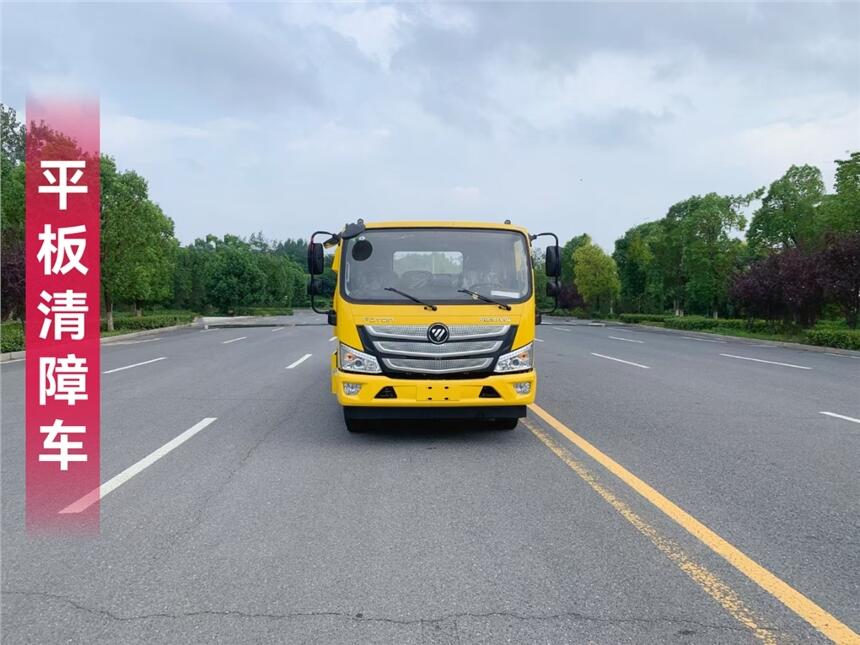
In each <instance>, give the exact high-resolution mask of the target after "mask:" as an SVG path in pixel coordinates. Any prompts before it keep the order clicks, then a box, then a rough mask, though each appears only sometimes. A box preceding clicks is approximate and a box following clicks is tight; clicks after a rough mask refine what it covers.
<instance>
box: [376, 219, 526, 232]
mask: <svg viewBox="0 0 860 645" xmlns="http://www.w3.org/2000/svg"><path fill="white" fill-rule="evenodd" d="M365 226H367V228H369V229H372V228H486V229H496V230H503V231H517V232H519V233H523V234H524V235H528V234H529V232H528V230H526V229H525V228H524V227H522V226H516V225H514V224H505V223H503V222H471V221H458V220H390V221H386V222H365Z"/></svg>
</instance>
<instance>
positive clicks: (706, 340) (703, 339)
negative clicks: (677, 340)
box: [681, 336, 726, 343]
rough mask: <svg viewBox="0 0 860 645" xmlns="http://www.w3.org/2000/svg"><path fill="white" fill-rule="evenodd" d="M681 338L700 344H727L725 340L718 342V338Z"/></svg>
mask: <svg viewBox="0 0 860 645" xmlns="http://www.w3.org/2000/svg"><path fill="white" fill-rule="evenodd" d="M681 338H686V339H687V340H697V341H699V342H700V343H725V342H726V341H724V340H718V339H716V338H696V337H695V336H681Z"/></svg>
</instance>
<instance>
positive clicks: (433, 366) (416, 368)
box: [382, 356, 493, 374]
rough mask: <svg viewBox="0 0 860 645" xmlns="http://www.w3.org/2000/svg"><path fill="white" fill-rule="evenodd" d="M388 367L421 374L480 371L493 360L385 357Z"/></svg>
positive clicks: (490, 358) (383, 360)
mask: <svg viewBox="0 0 860 645" xmlns="http://www.w3.org/2000/svg"><path fill="white" fill-rule="evenodd" d="M382 362H383V363H384V364H385V366H386V367H388V368H390V369H392V370H396V371H400V372H416V373H421V374H448V373H452V372H480V371H481V370H485V369H487V368H488V367H490V365H491V364H492V362H493V357H492V356H491V357H489V358H435V359H432V358H383V359H382Z"/></svg>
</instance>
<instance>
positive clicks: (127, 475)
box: [60, 417, 215, 513]
mask: <svg viewBox="0 0 860 645" xmlns="http://www.w3.org/2000/svg"><path fill="white" fill-rule="evenodd" d="M213 421H215V417H207V418H205V419H203V420H202V421H199V422H197V423H195V424H194V425H193V426H191V427H190V428H188V430H186V431H185V432H183V433H182V434H180V435H179V436H177V437H175V438H173V439H171V440H170V441H168V442H167V443H166V444H164V445H163V446H161V448H158V449H157V450H154V451H153V452H151V453H149V454H148V455H147V456H146V457H144V458H143V459H141V460H140V461H138V462H137V463H135V464H132V465H131V466H129V467H128V468H126V469H125V470H123V471H122V472H121V473H120V474H119V475H116V476H115V477H112V478H110V479H109V480H107V481H106V482H105V483H104V484H102V485H101V486H99V487H98V488H94V489H93V490H91V491H90V492H89V493H87V494H86V495H84V496H83V497H81V498H80V499H79V500H78V501H76V502H72V503H71V504H69V505H68V506H66V508H64V509H63V510H61V511H60V513H80V512H81V511H84V510H86V509H88V508H89V507H90V506H92V505H93V504H95V503H96V502H97V501H98V500H99V499H104V497H105V495H107V494H108V493H110V492H111V491H114V490H116V489H117V488H119V487H120V486H122V485H123V484H124V483H125V482H127V481H128V480H129V479H131V478H132V477H134V476H135V475H137V474H138V473H139V472H141V471H142V470H143V469H144V468H147V467H149V466H151V465H152V464H154V463H155V462H156V461H158V460H159V459H161V458H162V457H163V456H164V455H166V454H167V453H169V452H170V451H171V450H173V449H174V448H177V447H178V446H181V445H182V444H183V443H185V442H186V441H188V440H189V439H190V438H191V437H193V436H194V435H196V434H197V433H198V432H200V431H201V430H203V429H204V428H205V427H206V426H208V425H209V424H210V423H212V422H213Z"/></svg>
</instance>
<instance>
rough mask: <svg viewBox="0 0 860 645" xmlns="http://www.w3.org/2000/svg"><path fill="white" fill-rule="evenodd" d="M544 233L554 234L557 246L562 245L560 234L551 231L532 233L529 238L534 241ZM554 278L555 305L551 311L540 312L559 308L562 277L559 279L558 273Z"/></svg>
mask: <svg viewBox="0 0 860 645" xmlns="http://www.w3.org/2000/svg"><path fill="white" fill-rule="evenodd" d="M544 235H551V236H552V239H554V240H555V245H556V246H560V245H559V243H558V235H556V234H555V233H549V232H547V233H534V234H530V235H529V240H530V241H532V242H534V241H535V240H536V239H537V238H539V237H542V236H544ZM553 280H554V281H555V295H554V296H553V305H552V309H550V310H549V311H540V310H538V313H539V314H551V313H554V312H555V310H556V309H558V294H559V293H560V292H561V281H560V279H559V276H557V275H556V276H553ZM535 300H537V296H535Z"/></svg>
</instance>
